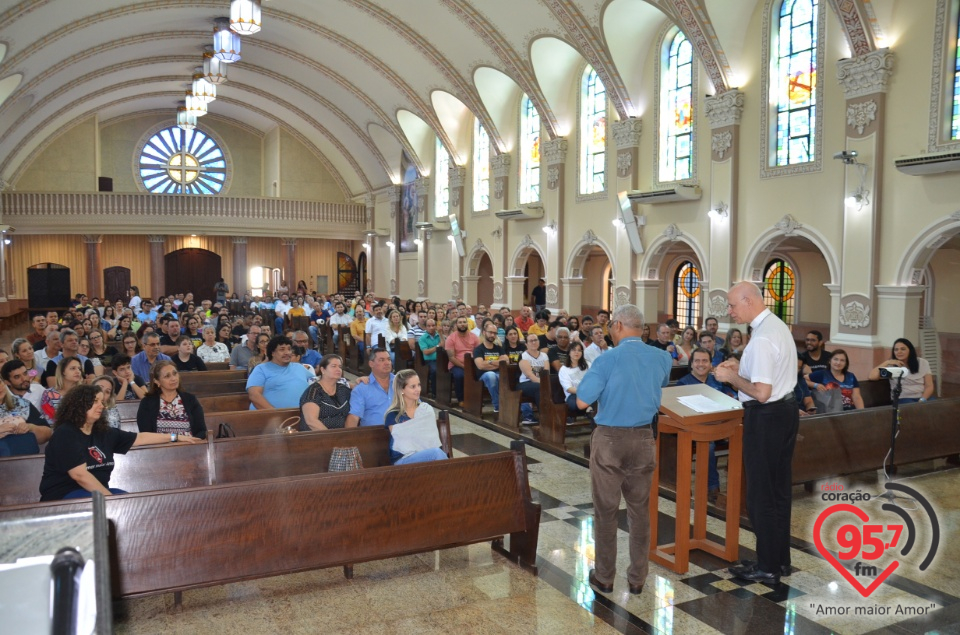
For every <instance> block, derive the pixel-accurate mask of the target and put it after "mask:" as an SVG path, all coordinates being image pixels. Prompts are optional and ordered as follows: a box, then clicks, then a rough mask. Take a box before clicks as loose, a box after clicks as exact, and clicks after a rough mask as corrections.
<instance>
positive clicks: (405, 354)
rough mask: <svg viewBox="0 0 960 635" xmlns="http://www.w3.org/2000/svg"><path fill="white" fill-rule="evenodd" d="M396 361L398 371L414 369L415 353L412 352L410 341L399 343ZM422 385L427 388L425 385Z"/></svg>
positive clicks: (405, 340)
mask: <svg viewBox="0 0 960 635" xmlns="http://www.w3.org/2000/svg"><path fill="white" fill-rule="evenodd" d="M394 359H395V361H394V367H395V368H396V370H404V369H406V368H413V351H412V350H410V340H407V339H404V340H400V341H399V343H398V344H397V352H396V355H395V357H394ZM420 385H421V386H424V387H426V384H424V383H421V384H420Z"/></svg>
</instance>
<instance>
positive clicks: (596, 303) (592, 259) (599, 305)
mask: <svg viewBox="0 0 960 635" xmlns="http://www.w3.org/2000/svg"><path fill="white" fill-rule="evenodd" d="M574 258H575V259H576V257H574ZM577 268H578V267H577V265H576V264H574V271H573V272H572V273H574V275H573V276H572V277H577V276H576V275H575V274H576V269H577ZM579 270H580V277H581V278H583V286H582V287H581V288H580V307H579V309H580V310H579V311H578V310H577V307H575V306H571V307H570V311H571V312H572V313H582V314H588V313H589V314H590V315H596V314H597V312H598V311H600V310H601V309H604V310H607V311H609V310H611V309H610V307H611V306H612V304H613V288H612V287H613V284H612V282H613V280H614V272H613V263H611V262H610V258H608V257H607V253H606V252H605V251H604V250H603V248H601V247H600V246H599V245H593V246H592V247H590V248H589V249H587V250H586V253H585V254H584V255H583V256H582V264H580V265H579Z"/></svg>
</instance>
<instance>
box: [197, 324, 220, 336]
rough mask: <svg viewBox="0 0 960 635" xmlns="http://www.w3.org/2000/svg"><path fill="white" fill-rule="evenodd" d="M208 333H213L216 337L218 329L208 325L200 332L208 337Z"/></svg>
mask: <svg viewBox="0 0 960 635" xmlns="http://www.w3.org/2000/svg"><path fill="white" fill-rule="evenodd" d="M207 331H210V332H211V333H213V334H214V335H216V334H217V329H215V328H213V327H212V326H210V325H209V324H208V325H206V326H205V327H203V329H202V330H201V331H200V332H201V333H203V334H204V335H206V334H207Z"/></svg>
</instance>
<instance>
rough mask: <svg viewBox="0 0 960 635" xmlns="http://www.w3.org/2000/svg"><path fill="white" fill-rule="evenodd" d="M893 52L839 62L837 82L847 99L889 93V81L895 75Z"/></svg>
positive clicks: (882, 50)
mask: <svg viewBox="0 0 960 635" xmlns="http://www.w3.org/2000/svg"><path fill="white" fill-rule="evenodd" d="M893 61H894V55H893V51H891V50H890V49H888V48H884V49H878V50H876V51H871V52H870V53H867V54H866V55H859V56H857V57H852V58H849V59H845V60H840V61H839V62H837V80H838V81H839V82H840V85H841V86H843V94H844V96H845V97H846V98H847V99H854V98H856V97H864V96H866V95H873V94H875V93H886V92H887V80H889V79H890V75H891V74H892V73H893Z"/></svg>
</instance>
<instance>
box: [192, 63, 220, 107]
mask: <svg viewBox="0 0 960 635" xmlns="http://www.w3.org/2000/svg"><path fill="white" fill-rule="evenodd" d="M193 96H194V97H196V98H197V99H202V100H203V103H205V104H209V103H210V102H212V101H213V100H215V99H216V98H217V87H216V86H214V85H213V84H211V83H210V82H208V81H207V78H206V76H205V75H204V74H203V69H202V68H197V69H196V70H195V71H194V73H193Z"/></svg>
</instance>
